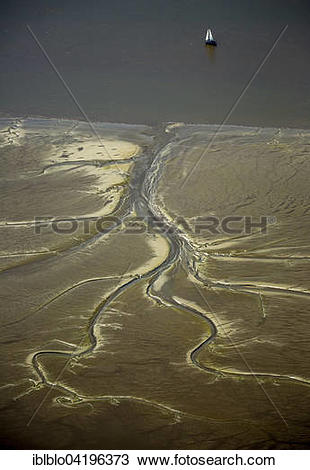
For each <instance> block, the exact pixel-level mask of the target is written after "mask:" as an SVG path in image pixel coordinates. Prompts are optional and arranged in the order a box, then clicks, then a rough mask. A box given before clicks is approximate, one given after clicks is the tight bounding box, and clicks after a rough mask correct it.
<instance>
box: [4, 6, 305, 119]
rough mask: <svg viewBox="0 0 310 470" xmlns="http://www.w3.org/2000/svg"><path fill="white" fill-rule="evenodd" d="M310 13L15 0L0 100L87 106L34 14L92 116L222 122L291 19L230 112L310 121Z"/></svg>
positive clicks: (34, 111)
mask: <svg viewBox="0 0 310 470" xmlns="http://www.w3.org/2000/svg"><path fill="white" fill-rule="evenodd" d="M309 19H310V4H309V2H308V1H306V0H305V1H303V0H296V1H287V0H286V1H283V0H281V1H280V0H260V1H258V0H254V1H253V0H240V1H234V2H232V1H231V0H217V1H216V2H215V1H211V0H156V1H154V0H153V1H149V0H148V1H147V0H132V1H130V2H128V1H127V0H119V1H116V2H112V1H110V0H101V1H94V0H89V1H87V2H85V1H81V0H75V1H72V0H69V1H66V2H63V1H60V0H53V1H45V2H41V1H31V2H18V1H10V2H7V5H6V6H5V7H3V12H2V15H1V20H0V21H1V25H0V36H1V48H0V68H1V71H2V73H1V79H0V87H1V95H0V98H1V106H0V111H1V113H2V114H4V115H7V114H9V115H21V116H25V115H27V116H29V115H40V116H46V117H50V116H54V117H67V118H78V119H81V118H82V116H81V113H80V111H79V110H78V109H77V106H76V105H75V104H74V103H73V101H72V99H71V98H70V96H69V94H68V93H67V91H66V90H65V88H64V86H63V85H62V83H61V82H60V80H59V78H58V77H57V75H56V74H55V72H54V71H53V69H52V67H51V65H50V64H49V63H48V61H47V60H46V58H45V57H44V55H43V54H42V52H41V50H40V49H39V47H38V45H37V44H36V43H35V41H34V39H33V38H32V37H31V35H30V33H29V31H28V30H27V28H26V25H27V24H29V26H30V27H31V28H32V30H33V32H34V33H35V34H36V36H37V38H38V40H39V41H40V42H41V43H42V45H43V46H44V47H45V48H46V51H47V53H48V54H49V56H50V59H51V60H52V61H53V62H54V64H55V66H56V67H57V69H58V70H59V72H60V74H61V75H62V77H63V78H64V80H65V81H66V82H67V84H68V86H69V87H70V89H71V90H72V92H73V94H74V95H75V97H76V99H77V100H78V102H79V103H80V105H81V106H82V107H83V108H84V110H85V112H86V114H87V115H88V116H89V118H90V119H92V120H98V121H112V122H114V121H115V122H136V123H156V122H161V121H169V120H172V121H186V122H198V123H219V122H222V121H223V120H224V119H225V116H226V115H227V113H228V112H229V110H230V108H231V107H232V105H233V104H234V103H235V101H236V99H237V98H238V96H239V95H240V93H241V92H242V90H243V89H244V87H245V86H246V84H247V83H248V81H249V80H250V78H251V77H252V75H253V73H255V71H256V70H257V68H258V67H259V64H260V63H261V61H262V60H263V59H264V57H265V56H266V54H267V53H268V51H269V50H270V49H271V47H272V45H273V44H274V42H275V40H276V38H277V36H278V35H279V33H280V31H281V30H282V29H283V28H284V27H285V25H286V24H288V29H287V30H286V32H285V34H284V35H283V37H282V38H281V40H280V42H279V44H278V45H277V46H276V48H275V49H274V51H273V53H272V55H271V56H270V57H269V59H268V61H267V62H266V64H265V65H264V67H263V68H262V70H261V71H260V73H259V74H258V76H257V77H256V79H255V81H254V82H253V83H252V85H251V87H250V88H249V90H248V91H247V93H246V94H245V96H244V97H243V98H242V100H241V102H240V103H239V105H238V106H237V108H236V110H235V111H234V113H233V114H232V116H231V118H230V119H229V121H228V124H248V125H260V126H284V127H285V126H287V127H309V111H310V98H309V97H310V61H309V46H310V31H309ZM206 27H211V28H212V29H213V32H214V34H215V38H216V39H217V41H218V43H219V47H218V48H217V49H216V50H214V51H213V53H208V52H207V50H206V48H205V46H204V43H203V37H204V32H205V29H206Z"/></svg>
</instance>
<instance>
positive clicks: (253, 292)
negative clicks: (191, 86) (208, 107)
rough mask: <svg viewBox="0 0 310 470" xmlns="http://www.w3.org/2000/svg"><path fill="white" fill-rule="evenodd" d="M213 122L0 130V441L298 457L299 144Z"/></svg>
mask: <svg viewBox="0 0 310 470" xmlns="http://www.w3.org/2000/svg"><path fill="white" fill-rule="evenodd" d="M216 129H217V128H216V126H206V125H204V126H198V125H182V124H180V125H162V126H158V127H156V128H151V127H148V126H140V125H139V126H134V125H119V124H102V123H97V124H95V130H96V134H97V135H94V134H93V132H92V129H91V128H89V126H88V125H87V124H86V123H80V122H76V121H75V122H73V121H66V120H56V119H55V120H43V119H26V120H14V119H12V120H5V119H2V120H1V129H0V131H1V133H0V136H1V147H0V155H1V156H0V166H1V185H2V199H1V214H2V216H1V222H0V230H1V235H2V236H1V253H0V269H1V271H0V283H1V338H2V339H1V343H2V355H1V379H2V383H1V388H0V392H1V414H2V431H1V443H2V446H3V447H17V448H45V449H48V448H55V449H58V448H59V449H61V448H112V449H113V448H114V449H116V448H123V449H125V448H158V449H166V448H167V449H169V448H188V449H210V448H214V449H234V448H242V449H246V448H256V449H268V448H269V449H275V448H307V447H308V446H309V440H310V435H309V431H308V422H307V409H308V406H309V393H310V388H309V386H310V375H309V367H308V363H309V359H310V357H309V356H310V347H309V344H310V343H309V339H310V338H309V334H308V331H309V315H308V311H309V300H310V290H309V282H310V275H309V268H308V263H309V259H310V253H309V241H308V233H309V207H310V200H309V196H308V179H309V178H308V175H309V172H310V168H309V158H308V155H309V137H310V133H309V131H304V130H295V129H294V130H290V129H262V128H251V127H236V126H235V127H233V126H226V127H224V128H223V129H222V130H221V132H220V133H219V134H218V135H217V137H216V139H214V140H213V136H214V133H215V132H216ZM211 141H212V143H211V145H210V142H211ZM192 169H193V171H192ZM188 175H189V176H188ZM102 215H104V216H110V217H111V216H113V217H117V221H118V223H117V226H116V227H115V223H113V220H114V219H113V220H112V219H111V220H110V221H108V222H107V224H106V225H105V229H104V230H103V231H99V230H98V227H97V226H96V224H95V223H94V218H95V216H102ZM48 216H50V217H56V218H61V219H65V218H66V217H71V218H72V217H75V218H77V219H78V220H77V227H76V230H75V231H74V233H69V232H68V233H62V234H60V233H55V231H53V227H52V224H51V222H50V221H49V220H48ZM133 216H134V217H149V218H152V217H157V218H159V217H160V218H161V220H162V222H163V227H164V229H165V230H166V231H165V233H159V232H158V230H156V229H155V228H154V227H153V228H151V229H150V228H149V229H148V230H144V231H140V232H139V233H130V232H129V231H128V230H127V229H126V223H127V222H128V221H130V219H131V217H133ZM208 216H216V217H218V218H219V219H223V218H224V217H227V216H240V217H245V216H251V217H253V218H256V219H255V220H257V218H259V217H261V216H268V218H269V219H268V221H269V222H268V224H267V233H265V234H262V233H260V231H259V230H258V229H257V228H256V229H254V230H253V231H252V232H251V233H248V234H245V233H241V234H238V235H236V234H229V233H224V232H223V231H222V232H220V233H216V234H212V233H210V232H209V231H208V230H204V231H200V233H195V230H194V228H193V227H195V221H196V219H197V217H208ZM35 217H40V220H41V221H42V223H41V225H40V228H39V230H40V233H35V229H38V225H36V224H35V223H34V218H35ZM181 218H184V219H186V221H187V222H188V225H184V224H182V223H180V219H181ZM86 220H88V222H89V225H86V227H88V230H86V229H85V221H86ZM115 220H116V219H115ZM115 220H114V222H115ZM140 223H141V222H140ZM144 224H145V225H147V222H142V226H143V225H144ZM234 227H235V226H234Z"/></svg>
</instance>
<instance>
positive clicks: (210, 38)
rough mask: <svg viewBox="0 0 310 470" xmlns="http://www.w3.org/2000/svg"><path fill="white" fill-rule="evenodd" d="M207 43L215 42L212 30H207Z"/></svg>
mask: <svg viewBox="0 0 310 470" xmlns="http://www.w3.org/2000/svg"><path fill="white" fill-rule="evenodd" d="M206 41H214V39H213V36H212V32H211V29H207V34H206Z"/></svg>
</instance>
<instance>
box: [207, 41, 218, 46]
mask: <svg viewBox="0 0 310 470" xmlns="http://www.w3.org/2000/svg"><path fill="white" fill-rule="evenodd" d="M206 46H217V42H216V41H214V39H209V40H207V41H206Z"/></svg>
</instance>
